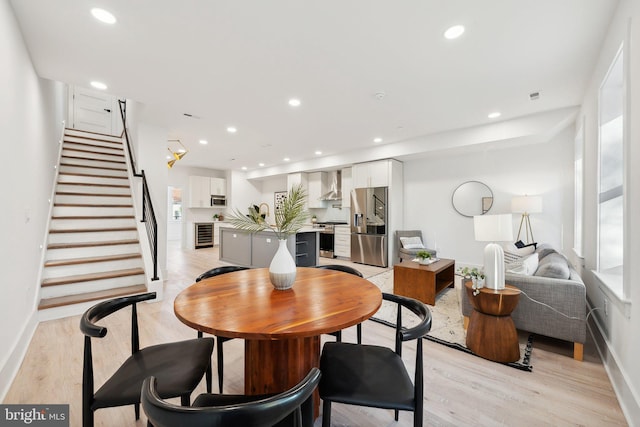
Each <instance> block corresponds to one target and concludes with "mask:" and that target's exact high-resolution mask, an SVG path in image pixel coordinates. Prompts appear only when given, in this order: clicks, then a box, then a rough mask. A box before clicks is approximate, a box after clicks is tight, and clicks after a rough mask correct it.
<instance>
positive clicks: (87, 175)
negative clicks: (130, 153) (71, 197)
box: [58, 165, 129, 184]
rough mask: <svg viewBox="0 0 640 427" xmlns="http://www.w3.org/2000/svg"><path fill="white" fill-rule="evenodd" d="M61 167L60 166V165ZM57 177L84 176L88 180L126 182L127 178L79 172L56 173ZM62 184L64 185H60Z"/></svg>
mask: <svg viewBox="0 0 640 427" xmlns="http://www.w3.org/2000/svg"><path fill="white" fill-rule="evenodd" d="M60 166H62V165H60ZM58 175H70V176H85V177H89V178H112V179H126V180H128V179H129V177H128V176H115V175H96V174H92V173H80V172H63V171H60V172H58ZM61 184H64V183H61Z"/></svg>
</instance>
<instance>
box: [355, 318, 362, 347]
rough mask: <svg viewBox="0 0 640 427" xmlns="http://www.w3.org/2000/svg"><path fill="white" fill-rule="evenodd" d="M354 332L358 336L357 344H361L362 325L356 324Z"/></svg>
mask: <svg viewBox="0 0 640 427" xmlns="http://www.w3.org/2000/svg"><path fill="white" fill-rule="evenodd" d="M356 330H357V334H358V344H362V323H358V326H357V328H356Z"/></svg>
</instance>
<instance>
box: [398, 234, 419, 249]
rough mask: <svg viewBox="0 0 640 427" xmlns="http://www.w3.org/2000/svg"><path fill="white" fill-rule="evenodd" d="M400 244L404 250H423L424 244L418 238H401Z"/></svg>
mask: <svg viewBox="0 0 640 427" xmlns="http://www.w3.org/2000/svg"><path fill="white" fill-rule="evenodd" d="M400 242H401V243H402V247H403V248H405V249H424V244H423V243H422V239H421V238H420V236H415V237H401V238H400Z"/></svg>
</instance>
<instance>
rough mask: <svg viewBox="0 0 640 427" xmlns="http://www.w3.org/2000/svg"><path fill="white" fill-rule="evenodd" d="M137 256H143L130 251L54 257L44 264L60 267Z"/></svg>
mask: <svg viewBox="0 0 640 427" xmlns="http://www.w3.org/2000/svg"><path fill="white" fill-rule="evenodd" d="M135 258H142V254H140V253H129V254H118V255H105V256H95V257H86V258H70V259H54V260H49V261H46V262H45V263H44V266H45V267H59V266H63V265H79V264H90V263H94V262H105V261H121V260H125V259H135Z"/></svg>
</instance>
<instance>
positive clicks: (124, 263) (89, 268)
mask: <svg viewBox="0 0 640 427" xmlns="http://www.w3.org/2000/svg"><path fill="white" fill-rule="evenodd" d="M85 256H86V255H85ZM143 267H144V265H143V262H142V258H131V259H123V260H117V261H101V262H91V263H86V264H74V265H60V266H55V267H45V268H44V270H43V272H42V278H43V279H53V278H59V277H66V276H77V275H79V274H92V273H106V272H108V271H114V270H127V269H129V268H143Z"/></svg>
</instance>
